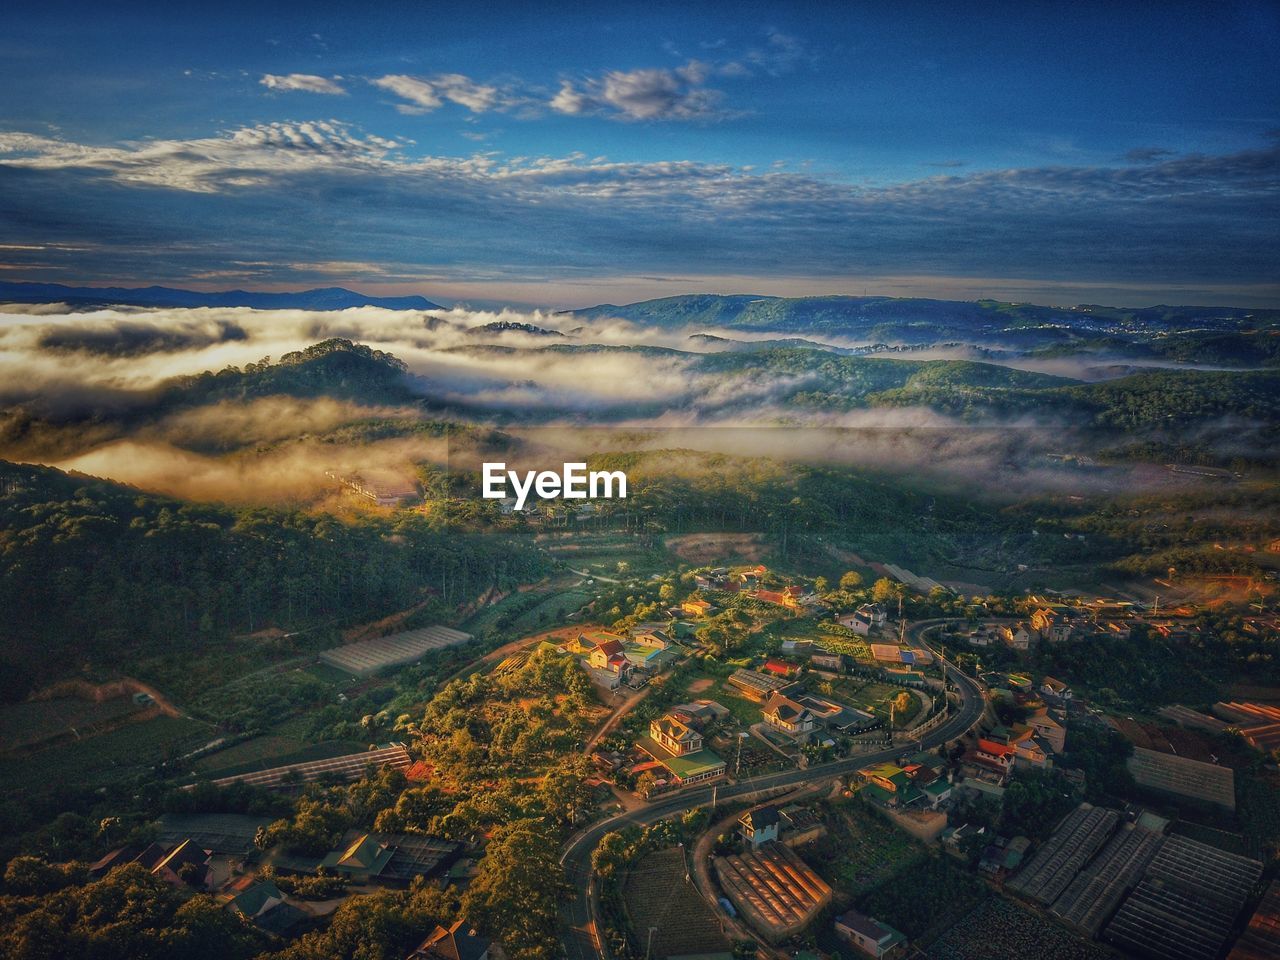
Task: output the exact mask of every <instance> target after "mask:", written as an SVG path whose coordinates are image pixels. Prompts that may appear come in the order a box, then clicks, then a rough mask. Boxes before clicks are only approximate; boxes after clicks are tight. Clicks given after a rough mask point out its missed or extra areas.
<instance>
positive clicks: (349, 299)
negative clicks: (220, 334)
mask: <svg viewBox="0 0 1280 960" xmlns="http://www.w3.org/2000/svg"><path fill="white" fill-rule="evenodd" d="M0 301H8V302H10V303H72V304H77V305H84V306H94V305H105V304H123V305H126V306H133V307H250V308H252V309H254V310H346V309H347V308H349V307H382V308H384V309H386V310H441V309H443V308H442V307H441V306H440V305H439V304H438V303H432V302H431V301H430V300H428V299H426V298H425V297H370V296H366V295H365V294H363V293H356V292H355V291H354V290H347V289H344V288H343V287H318V288H316V289H315V290H298V291H296V292H293V293H257V292H254V291H249V290H223V291H218V292H214V293H202V292H200V291H198V290H178V289H175V288H172V287H68V286H64V285H63V284H61V283H19V282H0Z"/></svg>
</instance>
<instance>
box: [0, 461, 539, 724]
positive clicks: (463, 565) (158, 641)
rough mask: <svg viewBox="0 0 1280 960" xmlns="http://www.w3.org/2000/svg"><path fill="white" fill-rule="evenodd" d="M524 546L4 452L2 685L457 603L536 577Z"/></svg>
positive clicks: (24, 685) (11, 687)
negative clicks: (117, 479)
mask: <svg viewBox="0 0 1280 960" xmlns="http://www.w3.org/2000/svg"><path fill="white" fill-rule="evenodd" d="M528 546H529V545H528V543H527V542H514V541H508V540H507V539H506V538H502V537H496V536H492V535H489V536H480V535H475V536H472V535H469V534H467V533H465V532H460V531H459V530H457V529H448V530H442V529H436V528H435V527H434V526H433V525H432V523H431V521H430V520H429V519H427V518H425V517H423V516H422V515H420V514H403V515H398V516H396V517H394V518H376V517H369V518H366V519H363V520H362V521H361V522H360V523H359V524H347V523H342V522H340V521H339V520H336V519H335V518H333V517H331V516H328V515H323V514H320V515H317V514H308V513H303V512H294V511H281V510H269V509H262V508H258V509H251V510H250V509H246V510H232V509H228V508H224V507H219V506H212V505H200V504H191V503H184V502H180V501H177V500H172V499H169V498H166V497H159V496H153V495H150V494H144V493H141V492H140V491H138V490H136V489H134V488H131V487H126V486H122V485H120V484H116V483H111V482H108V481H104V480H97V479H94V478H92V477H86V476H83V475H79V474H67V473H63V472H61V471H58V470H54V469H51V468H46V467H35V466H26V465H19V464H13V463H8V462H5V461H0V610H3V611H5V614H4V616H3V617H2V618H0V694H3V696H4V697H5V698H13V697H17V696H21V695H22V694H23V693H25V692H26V690H27V689H29V688H30V687H31V685H32V684H35V683H37V682H40V681H42V680H44V679H48V678H50V677H53V676H56V675H58V674H59V673H61V672H65V671H68V670H76V669H79V668H80V667H82V666H83V665H96V666H98V667H111V666H113V665H122V664H127V663H128V662H129V661H130V659H131V658H132V657H135V656H136V655H137V654H138V653H139V652H141V651H152V652H157V651H165V652H173V651H175V650H181V649H183V648H191V649H194V648H198V647H199V646H201V645H203V644H207V643H214V642H218V641H219V640H221V639H223V638H225V637H227V636H229V635H231V634H237V633H248V632H252V631H255V630H261V629H263V628H265V627H270V626H275V627H280V628H282V629H285V630H297V629H302V628H305V627H313V626H324V625H343V624H348V623H352V622H362V621H366V620H371V619H376V618H378V617H381V616H385V615H386V613H387V612H388V611H390V610H400V609H404V608H405V607H408V606H409V605H411V604H412V603H415V602H417V601H420V600H423V599H434V600H435V601H436V602H437V603H438V604H439V605H440V608H441V610H452V609H453V608H455V607H456V605H457V604H459V603H461V602H464V601H468V600H472V599H474V598H475V597H476V596H478V595H479V594H480V593H482V592H483V591H485V590H487V589H488V588H489V587H490V586H492V585H494V584H497V585H500V586H508V585H510V584H513V583H515V582H528V581H529V580H532V579H537V577H538V576H540V575H541V573H542V571H543V563H544V561H543V560H542V558H541V556H540V555H539V554H537V553H534V552H531V551H530V550H529V549H528Z"/></svg>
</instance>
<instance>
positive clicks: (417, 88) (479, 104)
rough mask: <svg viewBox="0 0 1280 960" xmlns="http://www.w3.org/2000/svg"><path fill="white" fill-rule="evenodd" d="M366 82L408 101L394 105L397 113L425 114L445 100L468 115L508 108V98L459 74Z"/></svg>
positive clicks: (394, 76)
mask: <svg viewBox="0 0 1280 960" xmlns="http://www.w3.org/2000/svg"><path fill="white" fill-rule="evenodd" d="M370 82H371V83H372V84H373V85H374V86H375V87H380V88H381V89H383V90H386V91H388V92H390V93H394V94H395V95H396V96H397V97H400V98H401V99H403V100H406V101H408V102H407V103H402V104H399V105H397V107H396V109H397V110H399V111H400V112H401V113H409V114H414V113H429V112H431V111H432V110H438V109H439V108H440V107H442V106H444V103H445V101H446V100H448V101H450V102H452V103H456V104H458V105H459V106H462V107H466V108H467V109H468V110H470V111H471V112H472V113H485V112H487V111H489V110H497V109H502V108H504V107H506V106H509V105H510V99H509V98H508V97H507V96H506V95H504V94H503V93H502V92H501V91H499V89H498V88H497V87H495V86H491V85H489V84H483V83H477V82H476V81H475V80H472V79H471V78H470V77H465V76H463V75H462V74H460V73H441V74H437V75H435V76H432V77H411V76H408V75H407V74H388V75H387V76H385V77H379V78H378V79H376V80H372V81H370Z"/></svg>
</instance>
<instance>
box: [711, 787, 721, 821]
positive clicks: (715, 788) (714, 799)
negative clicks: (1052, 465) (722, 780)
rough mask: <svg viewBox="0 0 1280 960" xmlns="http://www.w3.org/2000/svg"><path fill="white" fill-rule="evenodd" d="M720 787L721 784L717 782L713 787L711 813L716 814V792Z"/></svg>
mask: <svg viewBox="0 0 1280 960" xmlns="http://www.w3.org/2000/svg"><path fill="white" fill-rule="evenodd" d="M719 789H720V785H719V784H716V785H715V786H714V787H712V788H711V815H712V816H713V817H714V816H715V815H716V792H717V791H718V790H719Z"/></svg>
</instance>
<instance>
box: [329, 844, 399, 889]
mask: <svg viewBox="0 0 1280 960" xmlns="http://www.w3.org/2000/svg"><path fill="white" fill-rule="evenodd" d="M394 855H395V851H394V850H392V849H391V848H390V847H388V846H387V845H386V844H384V843H380V842H379V841H378V840H377V839H375V838H374V837H373V836H372V835H371V834H368V833H364V834H361V835H360V836H358V837H356V838H355V839H354V840H352V841H351V842H350V843H349V844H347V846H346V847H344V848H343V849H341V850H334V851H333V852H331V853H330V854H329V855H328V856H326V857H325V858H324V859H323V860H322V861H320V866H322V867H324V868H325V869H327V870H332V871H334V872H335V873H342V874H345V875H347V876H348V877H351V878H352V879H354V880H357V881H359V880H369V879H371V878H373V877H376V876H378V874H380V873H381V872H382V868H383V867H385V866H386V865H387V864H388V863H390V862H391V858H392V857H393V856H394Z"/></svg>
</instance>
